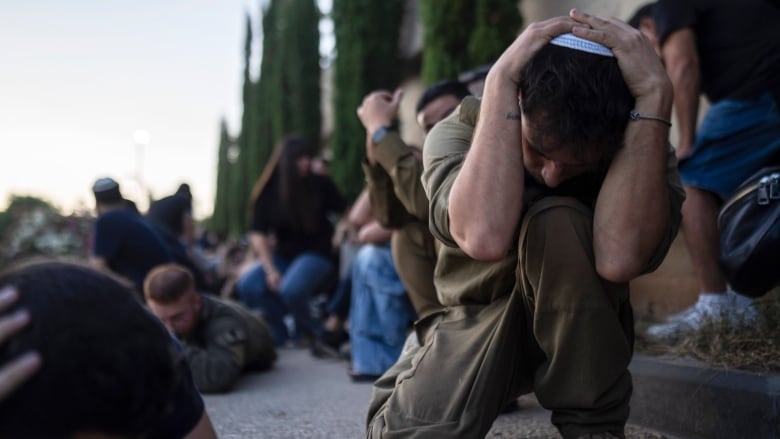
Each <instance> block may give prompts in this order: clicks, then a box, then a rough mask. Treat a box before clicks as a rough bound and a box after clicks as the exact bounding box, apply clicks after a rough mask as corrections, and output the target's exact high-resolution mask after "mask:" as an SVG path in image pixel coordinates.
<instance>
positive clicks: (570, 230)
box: [367, 10, 683, 439]
mask: <svg viewBox="0 0 780 439" xmlns="http://www.w3.org/2000/svg"><path fill="white" fill-rule="evenodd" d="M671 104H672V87H671V83H670V81H669V78H668V77H667V76H666V73H665V71H664V67H663V65H662V64H661V62H660V61H659V59H658V57H657V56H656V54H655V52H654V50H653V48H652V46H651V45H650V44H649V42H648V41H647V40H646V39H645V38H644V37H642V35H641V34H640V33H639V31H637V30H635V29H633V28H631V27H630V26H628V25H627V24H625V23H623V22H620V21H618V20H616V19H612V18H601V17H594V16H590V15H587V14H583V13H580V12H578V11H576V10H572V11H571V13H570V15H569V16H565V17H555V18H551V19H549V20H546V21H542V22H538V23H532V24H531V25H529V26H528V27H527V28H526V29H525V30H524V31H523V33H522V34H520V35H519V36H518V37H517V39H516V40H515V41H514V42H513V43H512V44H511V45H510V46H509V47H508V48H507V49H506V50H505V51H504V53H503V54H502V55H501V56H500V58H499V59H498V60H497V61H496V63H495V64H493V66H492V68H491V69H490V72H489V73H488V76H487V78H486V81H485V88H484V94H483V97H482V99H481V100H477V99H474V98H466V99H464V100H463V102H462V103H461V105H460V106H459V108H458V109H457V110H456V111H455V112H453V113H452V114H451V115H450V116H448V117H447V118H446V119H444V120H442V121H441V122H439V123H438V124H437V125H436V126H435V127H434V128H433V130H431V132H430V133H429V134H428V136H427V138H426V141H425V147H424V149H423V165H424V172H423V177H422V182H423V186H424V188H425V192H426V194H427V195H428V198H429V200H430V201H429V209H430V213H429V224H430V228H431V231H432V232H433V234H434V236H435V237H436V238H437V239H438V240H440V241H441V242H442V243H443V244H444V245H442V246H441V247H440V250H439V252H438V259H437V262H436V272H435V278H434V282H435V285H436V291H437V294H438V298H439V300H440V301H441V303H442V305H443V306H444V308H443V309H442V310H441V311H439V312H438V313H435V314H433V315H431V316H430V317H429V319H430V320H431V323H430V327H431V333H430V334H429V336H428V337H427V339H426V341H425V342H424V344H423V345H422V346H420V347H417V348H412V349H409V350H408V351H406V352H404V354H403V355H402V356H401V358H400V359H399V361H398V362H397V363H396V364H395V365H394V366H393V367H392V368H391V369H390V370H388V371H387V373H386V374H385V375H384V376H383V377H382V378H380V379H379V380H378V381H377V382H376V383H375V385H374V393H373V395H372V401H371V403H370V406H369V413H368V418H367V421H368V424H367V437H371V438H379V437H387V438H389V437H392V438H404V437H469V438H478V437H484V436H485V435H486V434H487V432H488V431H489V429H490V427H491V426H492V424H493V421H494V420H495V418H496V417H497V416H498V414H499V412H500V410H501V408H502V406H503V405H504V404H505V403H506V402H508V401H511V400H513V399H515V398H517V397H518V396H520V395H522V394H524V393H529V392H532V391H533V392H534V393H535V394H536V397H537V399H538V401H539V403H540V404H541V405H542V406H543V407H545V408H547V409H548V410H550V411H551V412H552V417H551V421H552V423H553V424H554V425H555V426H556V428H557V429H558V431H559V432H560V433H561V435H562V436H563V438H564V439H575V438H576V439H579V438H625V433H624V429H625V423H626V420H627V419H628V414H629V405H628V404H629V401H630V398H631V390H632V383H631V375H630V373H629V371H628V364H629V362H630V360H631V356H632V351H633V340H634V334H633V318H632V310H631V305H630V302H629V295H628V281H629V280H631V279H632V278H634V277H636V276H638V275H640V274H642V273H645V272H649V271H652V270H654V269H655V267H657V266H658V265H659V264H660V262H661V260H662V259H663V257H664V256H665V254H666V251H667V250H668V247H669V245H670V243H671V241H672V239H673V238H674V236H675V235H676V232H677V228H678V225H679V222H680V205H681V203H682V199H683V191H682V187H681V185H680V183H679V176H678V174H677V169H676V160H675V157H674V154H673V151H672V150H671V148H670V146H669V145H668V141H667V139H668V134H669V121H668V119H669V117H670V113H671Z"/></svg>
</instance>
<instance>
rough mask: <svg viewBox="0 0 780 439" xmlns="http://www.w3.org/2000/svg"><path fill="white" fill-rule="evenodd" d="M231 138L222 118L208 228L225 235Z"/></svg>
mask: <svg viewBox="0 0 780 439" xmlns="http://www.w3.org/2000/svg"><path fill="white" fill-rule="evenodd" d="M232 145H233V140H232V139H231V138H230V134H229V133H228V129H227V123H226V122H225V119H224V118H223V119H222V120H221V121H220V129H219V148H218V150H217V188H216V191H215V196H214V210H213V212H212V214H211V220H210V224H209V226H210V228H211V230H213V231H215V232H217V233H219V234H220V235H223V236H224V235H227V233H228V228H229V224H230V209H229V208H228V206H229V205H230V202H229V199H230V196H231V193H232V191H231V190H230V189H231V188H230V180H229V176H230V173H231V165H232V164H231V163H230V160H229V158H228V154H229V151H230V147H231V146H232Z"/></svg>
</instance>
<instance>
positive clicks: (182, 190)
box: [176, 183, 192, 198]
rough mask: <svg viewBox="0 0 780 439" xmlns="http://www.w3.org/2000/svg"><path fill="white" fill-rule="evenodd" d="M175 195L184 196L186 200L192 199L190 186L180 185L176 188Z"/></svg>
mask: <svg viewBox="0 0 780 439" xmlns="http://www.w3.org/2000/svg"><path fill="white" fill-rule="evenodd" d="M176 195H184V196H185V197H187V198H192V191H191V190H190V185H189V184H187V183H182V184H180V185H179V187H178V188H176Z"/></svg>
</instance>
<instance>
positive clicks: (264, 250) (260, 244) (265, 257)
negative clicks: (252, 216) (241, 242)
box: [249, 232, 275, 272]
mask: <svg viewBox="0 0 780 439" xmlns="http://www.w3.org/2000/svg"><path fill="white" fill-rule="evenodd" d="M249 242H250V243H251V244H252V249H253V250H254V252H255V254H256V255H257V258H258V259H259V260H260V263H262V264H263V269H264V270H265V271H266V272H268V271H269V270H272V269H275V266H274V260H273V252H272V250H271V243H270V241H269V240H268V236H266V234H265V233H260V232H250V233H249Z"/></svg>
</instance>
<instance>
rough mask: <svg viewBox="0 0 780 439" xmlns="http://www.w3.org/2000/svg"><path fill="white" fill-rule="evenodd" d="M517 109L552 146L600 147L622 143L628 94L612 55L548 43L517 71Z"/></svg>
mask: <svg viewBox="0 0 780 439" xmlns="http://www.w3.org/2000/svg"><path fill="white" fill-rule="evenodd" d="M520 93H521V96H522V99H521V111H522V112H523V115H524V116H525V117H526V119H529V120H531V121H533V123H534V125H535V128H536V130H537V132H538V133H540V134H542V135H543V136H544V137H543V140H544V141H545V142H546V143H547V142H552V144H553V145H554V146H556V147H567V148H569V147H575V148H577V149H576V150H575V153H576V154H577V155H579V156H580V157H584V155H585V153H586V151H589V150H593V149H596V150H599V151H603V152H604V153H605V154H604V159H605V161H606V160H609V159H610V158H611V156H612V155H613V154H614V153H615V151H617V149H618V148H620V147H621V146H622V144H623V134H624V131H625V129H626V124H627V123H628V116H629V112H630V111H631V109H632V108H633V107H634V97H633V96H632V95H631V92H630V91H629V90H628V86H627V85H626V82H625V80H623V75H622V73H621V72H620V68H619V67H618V64H617V60H616V59H615V58H613V57H607V56H602V55H595V54H592V53H588V52H582V51H579V50H574V49H569V48H566V47H560V46H555V45H552V44H548V45H546V46H545V47H543V48H542V49H541V50H539V52H538V53H537V54H536V56H534V58H533V59H531V61H530V62H529V63H528V64H527V65H526V66H525V67H524V69H523V71H522V73H521V76H520Z"/></svg>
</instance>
